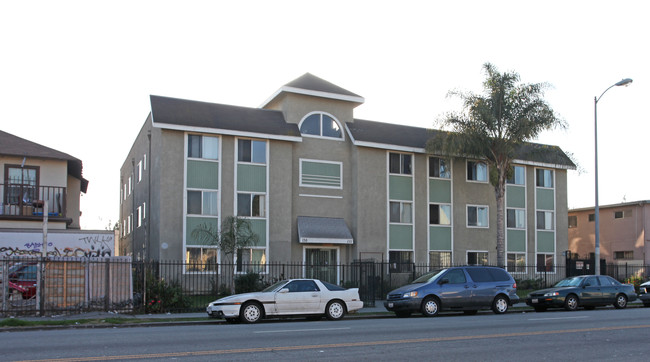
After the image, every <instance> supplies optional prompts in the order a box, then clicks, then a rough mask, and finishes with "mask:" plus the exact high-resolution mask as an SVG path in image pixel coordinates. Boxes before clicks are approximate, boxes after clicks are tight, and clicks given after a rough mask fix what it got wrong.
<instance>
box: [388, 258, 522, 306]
mask: <svg viewBox="0 0 650 362" xmlns="http://www.w3.org/2000/svg"><path fill="white" fill-rule="evenodd" d="M517 302H519V297H518V296H517V283H516V282H515V280H514V279H513V278H512V276H511V275H510V274H508V272H507V271H505V270H504V269H502V268H497V267H491V266H460V267H451V268H446V269H442V270H436V271H432V272H429V273H426V274H424V275H422V276H421V277H419V278H417V279H415V280H414V281H413V282H412V283H411V284H408V285H405V286H403V287H401V288H398V289H395V290H393V291H392V292H390V293H388V295H387V296H386V301H385V302H384V306H385V307H386V309H387V310H388V311H391V312H395V314H396V315H397V316H398V317H408V316H410V315H411V313H414V312H416V313H417V312H420V313H422V314H423V315H425V316H427V317H433V316H435V315H436V314H438V312H440V311H442V310H452V311H453V310H457V311H463V312H464V313H465V314H476V312H477V311H478V310H479V309H492V311H493V312H494V313H496V314H502V313H505V312H506V311H508V307H510V306H511V305H513V304H515V303H517Z"/></svg>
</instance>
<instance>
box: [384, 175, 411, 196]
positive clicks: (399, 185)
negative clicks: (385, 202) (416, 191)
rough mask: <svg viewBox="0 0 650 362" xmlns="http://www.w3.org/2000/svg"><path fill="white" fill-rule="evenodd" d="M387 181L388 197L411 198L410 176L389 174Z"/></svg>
mask: <svg viewBox="0 0 650 362" xmlns="http://www.w3.org/2000/svg"><path fill="white" fill-rule="evenodd" d="M388 183H389V184H388V197H389V198H390V199H391V200H408V201H412V200H413V178H412V177H408V176H397V175H390V176H389V179H388Z"/></svg>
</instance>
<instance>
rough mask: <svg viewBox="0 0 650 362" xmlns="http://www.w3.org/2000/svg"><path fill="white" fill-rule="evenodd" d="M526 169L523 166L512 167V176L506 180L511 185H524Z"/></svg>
mask: <svg viewBox="0 0 650 362" xmlns="http://www.w3.org/2000/svg"><path fill="white" fill-rule="evenodd" d="M525 171H526V169H525V168H524V167H523V166H512V174H511V175H510V176H509V177H508V178H507V179H506V182H507V183H509V184H511V185H524V184H525V181H526V175H525Z"/></svg>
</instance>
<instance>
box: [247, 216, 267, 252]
mask: <svg viewBox="0 0 650 362" xmlns="http://www.w3.org/2000/svg"><path fill="white" fill-rule="evenodd" d="M248 221H249V222H250V223H251V229H252V230H253V232H254V233H255V234H257V237H258V239H257V243H255V244H253V245H251V246H266V220H261V219H249V220H248Z"/></svg>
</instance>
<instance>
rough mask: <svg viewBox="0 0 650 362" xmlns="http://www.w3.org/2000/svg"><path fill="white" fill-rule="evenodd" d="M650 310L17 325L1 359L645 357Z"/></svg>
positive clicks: (0, 350)
mask: <svg viewBox="0 0 650 362" xmlns="http://www.w3.org/2000/svg"><path fill="white" fill-rule="evenodd" d="M649 341H650V310H649V309H647V308H632V309H625V310H614V309H611V308H609V309H597V310H593V311H583V310H580V311H576V312H564V311H557V312H546V313H534V312H527V313H520V312H517V313H508V314H505V315H494V314H491V313H481V314H479V315H475V316H465V315H458V314H446V315H441V316H438V317H435V318H424V317H419V316H414V317H412V318H407V319H401V318H395V317H390V318H375V319H344V320H342V321H338V322H330V321H326V320H322V321H318V322H308V321H304V320H294V321H279V320H276V321H267V322H263V323H260V324H256V325H244V324H236V325H230V324H217V323H209V324H200V325H190V326H167V327H129V328H101V329H99V328H98V329H64V330H41V331H20V332H17V331H14V332H5V333H2V334H1V335H0V359H1V360H3V361H24V360H45V361H63V360H65V361H98V360H186V361H214V360H246V361H250V360H264V361H268V360H373V361H376V360H405V359H418V360H443V361H496V360H498V361H503V360H526V361H544V360H549V361H557V360H569V359H570V360H585V361H587V360H589V361H601V360H602V361H605V360H607V361H610V360H619V359H620V360H628V361H647V360H648V355H649V354H650V342H649Z"/></svg>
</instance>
